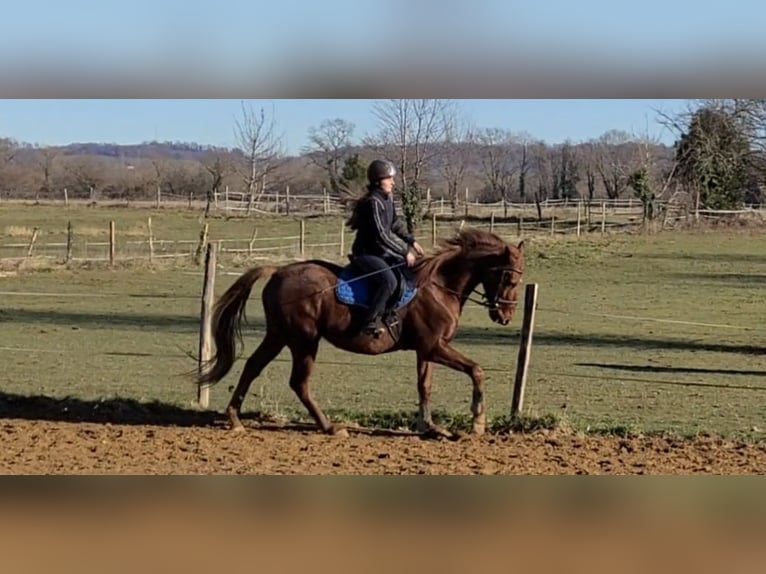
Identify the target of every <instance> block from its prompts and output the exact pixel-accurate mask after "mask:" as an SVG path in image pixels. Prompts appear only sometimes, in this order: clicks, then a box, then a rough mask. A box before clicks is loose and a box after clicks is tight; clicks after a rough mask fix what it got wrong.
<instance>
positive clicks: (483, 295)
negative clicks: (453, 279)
mask: <svg viewBox="0 0 766 574" xmlns="http://www.w3.org/2000/svg"><path fill="white" fill-rule="evenodd" d="M490 270H491V271H496V270H501V271H502V272H503V275H505V273H513V272H516V273H521V272H522V271H521V270H520V269H517V268H516V267H491V268H490ZM501 280H502V276H501ZM431 282H432V283H433V284H434V285H436V286H437V287H439V288H440V289H442V290H443V291H445V292H447V293H449V294H451V295H454V296H456V297H457V298H458V299H460V300H462V299H465V300H466V301H471V302H472V303H476V304H477V305H481V306H482V307H486V308H488V309H497V306H498V305H499V304H500V305H512V306H514V307H515V306H516V305H518V301H509V300H507V299H501V298H500V290H499V289H498V292H497V294H496V295H495V298H494V300H493V301H489V297H487V294H486V293H481V292H479V291H477V290H476V287H474V288H473V289H472V290H471V291H470V292H469V294H468V295H466V294H465V293H458V292H457V291H455V290H454V289H450V288H449V287H445V286H444V285H442V284H440V283H438V282H437V281H435V280H433V279H432V280H431ZM473 293H475V294H477V295H479V296H480V297H481V299H473V298H471V294H473Z"/></svg>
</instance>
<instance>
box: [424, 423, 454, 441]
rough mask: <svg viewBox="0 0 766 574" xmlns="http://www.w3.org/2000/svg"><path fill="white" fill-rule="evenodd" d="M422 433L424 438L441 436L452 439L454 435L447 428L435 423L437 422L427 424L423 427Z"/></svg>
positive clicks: (438, 437)
mask: <svg viewBox="0 0 766 574" xmlns="http://www.w3.org/2000/svg"><path fill="white" fill-rule="evenodd" d="M420 433H421V434H422V435H423V438H428V439H440V438H446V439H452V438H453V436H454V435H453V434H452V433H451V432H449V431H448V430H447V429H444V428H442V427H440V426H439V425H435V424H430V425H427V426H426V427H424V428H422V430H421V431H420Z"/></svg>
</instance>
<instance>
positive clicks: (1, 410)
mask: <svg viewBox="0 0 766 574" xmlns="http://www.w3.org/2000/svg"><path fill="white" fill-rule="evenodd" d="M240 418H241V419H242V422H243V423H244V424H245V425H246V426H247V427H252V428H253V429H257V430H259V431H295V432H299V433H317V432H319V430H318V428H317V426H316V425H314V424H312V423H303V422H300V421H288V422H283V421H281V420H278V419H275V418H274V417H271V416H269V415H267V414H264V413H262V412H260V411H252V412H243V413H242V414H241V415H240ZM3 420H6V421H7V420H27V421H48V422H63V423H93V424H112V425H125V426H158V427H168V428H170V427H179V428H190V427H196V428H219V429H221V430H225V431H228V424H229V421H228V418H227V417H226V415H225V414H224V413H220V412H216V411H211V410H201V409H199V408H184V407H179V406H177V405H172V404H168V403H163V402H159V401H154V402H139V401H137V400H135V399H129V398H111V399H101V400H85V399H80V398H77V397H63V398H55V397H48V396H43V395H34V396H27V395H19V394H14V393H8V392H4V391H0V421H3ZM347 429H348V431H349V432H351V433H357V434H366V435H370V436H419V433H416V432H413V431H406V430H394V429H386V428H366V427H361V426H354V425H349V426H348V427H347Z"/></svg>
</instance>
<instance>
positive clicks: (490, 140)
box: [476, 128, 518, 217]
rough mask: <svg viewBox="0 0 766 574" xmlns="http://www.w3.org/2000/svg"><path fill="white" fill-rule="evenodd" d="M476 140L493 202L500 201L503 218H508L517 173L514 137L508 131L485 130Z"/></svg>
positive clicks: (497, 129)
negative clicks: (514, 156)
mask: <svg viewBox="0 0 766 574" xmlns="http://www.w3.org/2000/svg"><path fill="white" fill-rule="evenodd" d="M476 139H477V142H478V144H479V145H480V146H481V151H480V155H481V164H482V168H483V173H484V178H485V180H486V182H487V186H488V187H489V189H490V192H491V193H492V197H493V198H494V199H495V200H496V199H497V198H500V199H501V200H502V202H503V214H504V217H508V202H509V199H510V198H509V194H510V192H511V190H512V188H513V180H514V178H515V175H516V172H517V171H518V166H517V164H516V162H515V161H514V158H513V151H514V150H513V147H514V144H515V143H516V140H515V138H514V135H513V133H512V132H510V131H508V130H503V129H499V128H485V129H483V130H481V131H480V132H479V134H478V136H477V138H476Z"/></svg>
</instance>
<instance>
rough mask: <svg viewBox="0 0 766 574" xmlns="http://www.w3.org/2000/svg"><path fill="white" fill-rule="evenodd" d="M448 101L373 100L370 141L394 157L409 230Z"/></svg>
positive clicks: (442, 128) (415, 217) (416, 220)
mask: <svg viewBox="0 0 766 574" xmlns="http://www.w3.org/2000/svg"><path fill="white" fill-rule="evenodd" d="M451 105H453V104H452V102H449V101H446V100H434V99H419V100H408V99H402V100H378V101H376V102H375V103H374V104H373V114H374V115H375V117H376V118H377V119H378V122H379V127H380V131H379V133H378V135H377V138H374V139H372V140H371V141H370V143H372V144H373V145H375V147H377V148H378V149H379V150H382V151H384V152H389V150H390V153H392V154H394V161H395V163H396V164H398V166H399V178H400V182H401V190H402V191H401V193H402V204H403V208H402V211H403V213H404V218H405V220H406V221H407V227H408V229H409V230H410V232H413V231H414V230H415V228H416V227H417V225H418V223H419V222H420V218H421V216H422V212H421V190H422V184H423V180H424V176H425V175H426V174H425V173H424V172H425V169H426V167H427V166H429V165H432V164H433V161H432V160H433V157H434V154H435V152H436V150H437V147H436V146H434V145H433V144H435V143H437V142H439V141H442V140H443V139H444V134H445V123H444V118H445V117H447V116H448V112H447V110H448V108H449V107H450V106H451ZM376 144H377V145H376Z"/></svg>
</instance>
